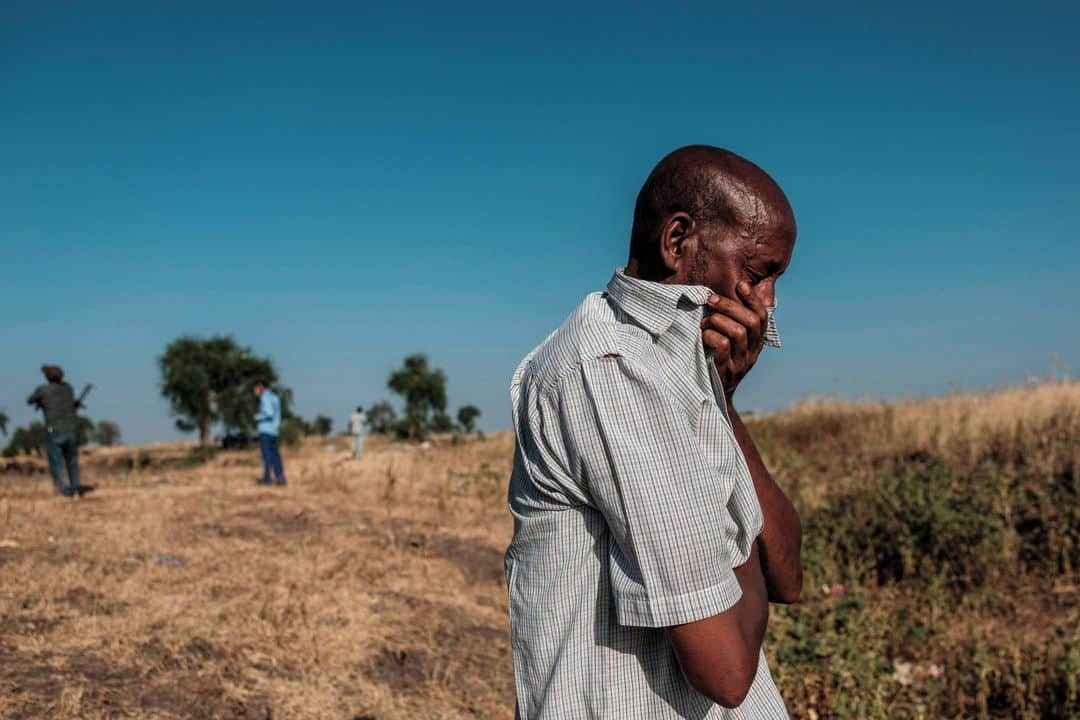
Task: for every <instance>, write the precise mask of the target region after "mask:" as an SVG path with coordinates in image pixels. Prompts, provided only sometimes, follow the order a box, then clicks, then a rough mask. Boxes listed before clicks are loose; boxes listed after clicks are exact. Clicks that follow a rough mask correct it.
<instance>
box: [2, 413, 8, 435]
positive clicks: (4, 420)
mask: <svg viewBox="0 0 1080 720" xmlns="http://www.w3.org/2000/svg"><path fill="white" fill-rule="evenodd" d="M7 424H8V416H7V414H6V413H5V412H4V411H3V410H0V435H5V436H6V435H7Z"/></svg>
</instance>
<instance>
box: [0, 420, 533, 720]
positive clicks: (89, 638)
mask: <svg viewBox="0 0 1080 720" xmlns="http://www.w3.org/2000/svg"><path fill="white" fill-rule="evenodd" d="M511 442H512V440H511V438H510V437H509V436H508V435H506V434H502V435H498V436H494V437H492V438H490V439H488V440H485V441H479V442H476V441H473V442H468V443H464V444H460V445H437V446H435V447H432V448H429V449H420V448H415V447H409V446H398V445H388V444H386V443H384V442H380V441H378V440H376V441H374V442H372V443H370V444H371V445H372V446H373V447H371V448H370V451H369V453H368V454H367V455H366V456H365V458H364V459H363V460H361V461H352V460H350V459H349V458H348V453H347V451H346V450H345V446H344V444H343V443H341V442H340V441H338V440H334V441H332V442H329V443H326V446H325V447H324V443H322V442H314V443H310V444H308V445H307V446H306V447H304V448H302V449H299V450H294V451H291V452H290V451H286V453H285V462H286V466H287V471H288V473H289V479H290V483H291V484H290V486H289V487H287V488H285V489H266V488H258V487H255V486H254V485H253V481H254V480H255V478H256V477H257V474H258V472H257V471H258V467H257V458H256V457H255V455H253V454H250V453H243V454H240V453H228V454H222V455H220V456H218V458H217V459H215V460H214V461H212V462H210V463H208V464H206V465H203V466H201V467H198V468H194V469H189V470H160V469H154V468H153V467H149V468H144V469H142V470H130V471H125V470H122V469H114V470H111V471H106V470H102V469H96V468H100V467H102V466H103V465H113V466H117V465H120V466H123V464H124V463H119V462H118V460H119V459H122V458H124V457H125V456H126V455H130V453H131V451H124V450H115V451H98V452H96V453H93V454H91V455H90V456H89V457H87V458H86V459H85V461H84V466H85V467H86V470H85V475H86V477H87V481H90V482H97V483H98V484H99V485H100V489H99V490H98V491H97V492H96V493H94V494H93V495H91V496H89V497H88V498H87V499H85V500H83V501H79V502H71V501H64V500H61V499H59V498H57V497H55V496H54V495H53V493H52V490H51V486H49V484H48V483H47V481H45V480H44V479H43V478H42V477H41V476H36V478H35V481H30V480H28V479H26V478H24V477H21V476H20V477H10V476H7V477H4V478H3V479H2V480H0V498H2V500H0V541H6V542H4V547H0V573H2V577H3V587H2V591H0V717H5V718H88V719H93V718H106V717H148V718H150V717H152V718H202V717H205V718H218V717H221V718H232V717H249V718H260V719H261V718H269V717H274V718H362V717H371V718H380V719H382V718H415V717H429V718H465V717H484V718H500V717H503V718H508V717H510V716H511V715H512V700H511V697H512V677H513V676H512V670H511V667H510V662H509V649H508V647H507V644H506V639H505V637H506V633H505V632H504V630H505V626H506V613H505V599H504V589H503V584H502V578H501V568H502V562H501V553H502V550H503V548H504V546H505V542H506V538H507V536H508V533H509V529H510V525H509V520H508V518H507V517H506V514H505V512H503V503H502V502H500V497H501V495H502V492H503V489H502V488H503V483H504V479H505V477H506V474H507V472H508V469H509V466H508V463H509V459H510V451H511ZM185 450H186V448H184V447H177V446H171V447H159V448H157V449H156V452H157V453H158V454H166V455H167V454H173V455H182V454H183V452H184V451H185ZM163 555H168V556H170V557H169V558H166V557H162V556H163ZM159 558H160V561H161V562H163V563H165V564H159V563H158V560H159ZM171 558H179V560H177V561H171ZM170 561H171V562H172V563H175V564H177V565H178V564H180V562H182V563H183V566H182V567H176V566H173V564H170Z"/></svg>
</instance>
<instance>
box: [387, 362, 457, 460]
mask: <svg viewBox="0 0 1080 720" xmlns="http://www.w3.org/2000/svg"><path fill="white" fill-rule="evenodd" d="M386 384H387V386H388V387H389V388H390V389H391V390H392V391H394V392H395V393H397V394H398V395H401V396H402V397H403V398H404V399H405V419H404V420H402V421H401V424H400V428H399V434H401V435H402V436H404V437H407V438H410V439H412V440H423V439H424V438H425V437H427V435H428V432H430V431H431V426H432V419H433V418H432V416H433V415H436V414H438V413H444V414H445V412H446V374H445V373H444V372H443V371H442V370H439V369H437V368H430V367H428V359H427V357H426V356H424V355H410V356H409V357H407V358H405V362H404V363H403V364H402V367H401V368H400V369H399V370H395V371H394V372H393V373H392V374H391V375H390V379H389V380H388V381H387V383H386Z"/></svg>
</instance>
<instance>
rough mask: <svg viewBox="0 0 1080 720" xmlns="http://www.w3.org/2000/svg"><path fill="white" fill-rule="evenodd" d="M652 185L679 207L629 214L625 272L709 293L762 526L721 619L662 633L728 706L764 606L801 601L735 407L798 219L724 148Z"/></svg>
mask: <svg viewBox="0 0 1080 720" xmlns="http://www.w3.org/2000/svg"><path fill="white" fill-rule="evenodd" d="M664 173H666V175H664ZM657 174H661V175H662V176H665V177H668V180H667V184H666V185H664V188H663V194H664V198H663V199H664V202H665V203H668V204H670V205H673V206H674V208H673V209H672V211H671V212H668V213H666V214H661V215H662V216H661V217H658V218H651V216H649V215H648V214H646V215H645V216H644V217H645V218H646V219H655V220H656V222H655V223H651V224H648V225H647V226H646V227H644V228H639V227H638V223H639V217H638V211H637V210H635V233H634V237H633V238H632V242H631V248H632V249H631V256H630V259H629V261H628V263H627V269H626V272H627V274H628V275H630V276H632V277H638V278H641V279H643V280H650V281H653V282H662V283H672V284H678V285H704V286H706V287H708V288H709V289H711V290H712V291H713V293H714V294H713V295H712V296H711V297H710V298H709V300H708V309H707V312H706V313H705V317H704V318H703V319H702V323H701V326H702V341H703V344H704V346H705V349H706V351H707V352H709V353H710V355H711V356H712V358H713V361H714V363H715V365H716V369H717V373H718V375H719V377H720V381H721V383H722V385H723V387H724V393H725V396H726V403H727V406H728V407H727V410H728V414H729V416H730V418H731V425H732V430H733V432H734V434H735V438H736V441H737V442H738V443H739V446H740V448H741V449H742V451H743V455H744V456H745V458H746V462H747V466H748V468H749V470H750V474H751V477H752V478H753V482H754V489H755V491H756V493H757V496H758V501H759V503H760V505H761V511H762V516H763V517H764V526H763V529H762V532H761V534H760V535H759V536H758V539H757V541H756V542H755V543H754V546H753V548H752V552H751V554H750V558H749V559H748V560H747V562H746V563H745V564H743V565H742V566H740V567H738V568H735V569H734V570H735V575H736V577H737V578H738V580H739V583H740V585H741V587H742V590H743V596H742V598H741V599H740V600H739V601H738V602H737V603H736V604H735V605H734V606H733V607H732V608H730V609H728V610H726V611H725V612H722V613H720V614H718V615H714V616H712V617H709V618H705V619H704V620H699V621H697V622H693V623H688V624H685V625H680V626H676V627H672V628H669V631H670V633H671V639H672V644H673V646H674V648H675V651H676V654H677V656H678V658H679V662H680V664H681V665H682V668H683V672H684V674H685V675H686V678H687V680H688V681H689V682H690V684H691V685H693V686H694V687H695V688H696V689H697V690H698V691H700V692H701V693H702V694H704V695H706V696H708V697H710V698H712V699H713V700H715V701H716V702H718V703H720V704H722V705H725V706H728V707H734V706H737V705H739V704H740V703H741V702H742V699H743V698H744V697H745V696H746V693H747V692H748V691H749V688H750V685H751V683H752V682H753V679H754V677H755V674H756V669H757V658H758V653H759V651H760V648H761V642H762V640H763V638H764V634H765V628H766V626H767V624H768V614H769V608H768V603H769V601H770V600H771V601H773V602H783V603H790V602H795V601H797V600H798V598H799V595H800V593H801V591H802V562H801V558H800V555H801V547H802V527H801V524H800V521H799V516H798V514H797V513H796V512H795V509H794V507H792V505H791V503H790V501H788V499H787V497H786V496H785V495H784V493H783V491H782V490H781V489H780V488H779V486H777V485H776V483H775V482H774V481H773V479H772V477H771V475H770V474H769V472H768V470H767V469H766V467H765V464H764V462H763V461H762V459H761V456H760V454H759V453H758V451H757V447H756V446H755V445H754V442H753V439H752V438H751V437H750V434H749V432H748V431H747V429H746V426H745V425H744V424H743V422H742V419H741V418H740V417H739V414H738V412H737V411H736V410H735V406H734V404H733V397H734V394H735V391H736V389H737V388H738V386H739V383H740V381H741V380H742V379H743V378H744V377H745V376H746V374H747V373H748V372H750V370H751V369H752V368H753V366H754V364H755V363H756V362H757V359H758V356H759V354H760V353H761V349H762V347H763V345H764V336H765V329H766V327H767V325H768V314H767V313H766V308H768V307H771V306H775V305H776V282H777V280H778V279H779V277H780V276H781V275H782V274H783V273H784V271H785V270H787V267H788V265H789V263H790V262H791V255H792V251H793V250H794V247H795V236H796V226H795V216H794V213H793V212H792V209H791V205H790V204H789V203H788V200H787V198H786V197H785V196H784V193H783V191H782V190H781V189H780V187H779V186H778V185H777V184H776V183H775V181H773V179H772V178H770V177H769V176H768V175H767V174H766V173H765V172H764V171H763V170H761V168H759V167H757V166H756V165H754V164H753V163H750V162H749V161H747V160H745V159H743V158H741V157H739V156H737V155H735V154H734V153H730V152H728V151H726V150H722V149H720V148H713V147H708V146H690V147H686V148H682V149H680V150H676V151H675V152H673V153H671V154H670V155H668V156H667V157H666V158H664V159H663V160H661V162H660V164H659V165H658V166H657V168H656V169H655V170H654V171H653V175H650V180H649V181H647V183H646V188H648V187H649V183H650V182H652V181H653V178H654V176H656V175H657ZM671 178H675V180H672V179H671ZM680 178H690V179H691V180H692V182H694V183H698V185H699V186H698V187H695V188H690V187H688V188H687V191H686V192H687V193H688V194H692V193H695V192H696V193H697V194H696V195H694V196H693V197H690V198H687V199H686V200H685V202H684V201H683V200H682V198H680V197H678V193H679V188H678V187H673V186H672V184H673V183H676V184H677V182H676V181H677V180H678V179H680ZM702 183H704V185H705V189H704V191H703V190H702V188H701V187H700V185H701V184H702ZM646 188H643V189H642V196H639V199H638V203H639V207H640V206H641V204H642V202H643V200H642V197H645V198H646V200H647V199H648V198H649V197H651V196H650V195H648V194H646ZM669 195H673V197H667V196H669ZM702 198H704V200H705V201H706V205H705V207H704V209H703V210H702V209H701V208H699V211H701V212H702V214H703V217H702V218H696V217H693V215H692V214H691V212H688V211H686V210H683V209H679V208H692V207H695V206H700V205H702V202H703V201H702ZM708 203H714V204H713V205H709V204H708ZM653 209H654V210H655V208H653ZM655 214H656V213H655V212H654V213H653V215H655Z"/></svg>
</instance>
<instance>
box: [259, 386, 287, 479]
mask: <svg viewBox="0 0 1080 720" xmlns="http://www.w3.org/2000/svg"><path fill="white" fill-rule="evenodd" d="M255 396H256V397H257V398H259V410H258V412H256V413H255V424H256V426H257V427H258V428H259V448H260V449H261V450H262V459H263V476H262V480H260V481H259V484H260V485H271V484H273V482H276V483H277V484H278V485H284V484H285V469H284V468H283V467H282V465H281V453H280V452H279V450H278V431H279V430H280V429H281V400H280V399H279V398H278V396H277V394H276V393H275V392H274V391H273V390H271V389H270V388H269V387H267V385H266V383H264V382H263V381H262V380H258V381H256V382H255ZM271 474H273V477H274V480H273V482H272V481H271V478H270V476H271Z"/></svg>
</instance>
